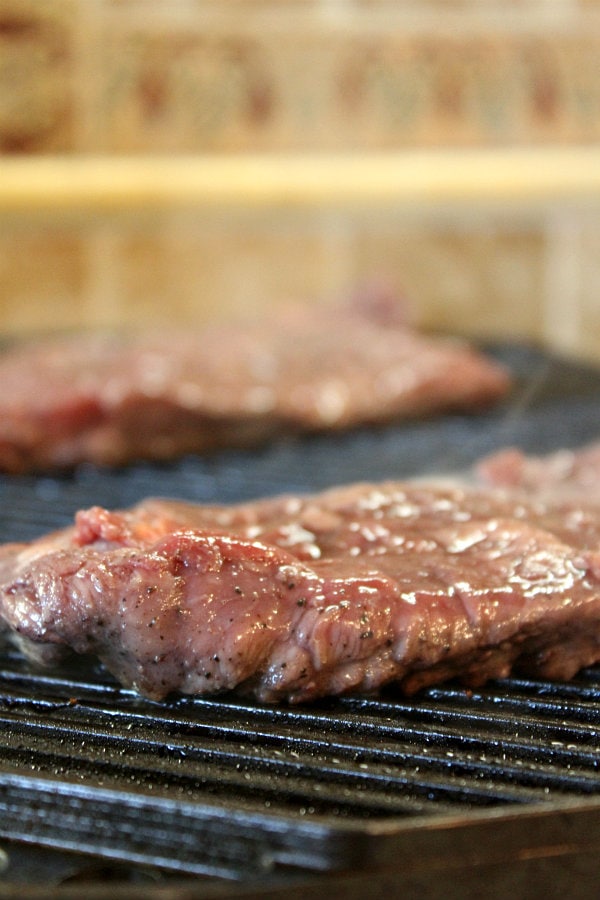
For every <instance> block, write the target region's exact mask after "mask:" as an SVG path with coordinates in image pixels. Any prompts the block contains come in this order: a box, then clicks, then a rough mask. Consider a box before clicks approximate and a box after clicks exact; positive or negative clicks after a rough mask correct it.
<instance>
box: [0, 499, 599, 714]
mask: <svg viewBox="0 0 600 900" xmlns="http://www.w3.org/2000/svg"><path fill="white" fill-rule="evenodd" d="M599 542H600V515H599V511H598V505H597V503H596V505H594V503H591V504H590V505H589V506H584V505H583V504H581V503H580V504H577V505H573V504H572V503H570V502H565V500H564V498H563V497H562V496H559V497H558V499H556V500H552V499H551V498H550V496H549V495H548V496H547V497H546V498H545V499H544V500H543V501H542V500H540V499H539V498H538V497H536V496H535V495H531V494H528V493H527V492H520V491H515V490H512V489H511V490H506V489H496V488H486V487H476V486H475V487H474V486H465V485H460V484H454V485H452V484H447V483H446V484H433V483H432V484H426V483H417V482H415V483H401V482H397V483H384V484H359V485H352V486H348V487H339V488H334V489H330V490H328V491H326V492H323V493H321V494H318V495H313V496H305V497H299V496H283V497H275V498H270V499H265V500H257V501H254V502H250V503H245V504H239V505H235V506H201V505H193V504H187V503H184V502H171V501H166V500H147V501H144V502H143V503H141V504H139V505H138V506H136V507H133V508H132V509H129V510H124V511H116V512H115V511H108V510H105V509H102V508H99V507H94V508H91V509H88V510H84V511H80V512H79V513H78V514H77V516H76V519H75V522H74V524H73V525H72V526H71V527H69V528H67V529H65V530H63V531H60V532H56V533H55V534H51V535H48V536H45V537H43V538H40V539H38V540H36V541H33V542H31V543H30V544H9V545H5V546H4V547H3V548H2V550H1V552H0V614H1V616H2V618H3V620H4V622H5V623H6V626H8V627H9V628H10V629H12V630H13V632H14V634H15V635H17V636H19V639H20V640H21V641H22V643H23V645H24V646H25V647H26V648H27V649H28V651H29V652H32V650H33V651H34V652H35V647H39V654H38V656H39V658H40V659H42V660H45V661H48V660H49V659H52V658H53V657H54V648H61V647H66V648H70V649H71V650H74V651H75V652H77V653H86V654H87V653H92V654H95V655H96V656H97V657H99V658H100V659H101V660H102V662H103V663H104V664H105V666H106V667H107V668H108V669H109V670H110V671H111V672H112V673H113V674H114V675H115V676H116V677H117V679H119V680H120V681H121V683H122V684H123V685H125V686H127V687H131V688H133V689H135V690H136V691H138V692H140V693H142V694H144V695H146V696H148V697H150V698H153V699H162V698H164V697H166V696H167V695H168V694H170V693H171V692H174V691H181V692H184V693H188V694H206V693H213V692H217V691H229V690H237V691H240V692H243V693H245V694H251V695H254V696H255V697H257V698H258V699H259V700H261V701H268V702H272V701H279V700H284V701H289V702H292V703H296V702H301V701H308V700H312V699H314V698H317V697H320V696H324V695H329V694H340V693H344V692H347V691H363V692H371V691H374V690H376V689H378V688H380V687H381V686H382V685H385V684H387V683H389V682H394V683H396V684H397V685H398V687H399V689H400V690H402V691H403V692H405V693H407V694H411V693H414V692H415V691H417V690H418V689H420V688H422V687H424V686H427V685H431V684H435V683H438V682H442V681H444V680H446V679H449V678H459V679H460V680H461V681H462V682H463V683H464V684H465V685H470V686H477V685H481V684H483V683H484V682H485V681H486V680H488V679H491V678H498V677H504V676H508V675H509V674H510V673H511V672H514V671H519V672H523V673H527V674H529V675H533V676H541V677H544V678H556V679H568V678H571V677H573V676H574V675H575V674H576V672H577V671H578V670H579V669H581V668H582V667H584V666H587V665H591V664H593V663H595V662H597V661H598V660H600V552H599V547H600V543H599Z"/></svg>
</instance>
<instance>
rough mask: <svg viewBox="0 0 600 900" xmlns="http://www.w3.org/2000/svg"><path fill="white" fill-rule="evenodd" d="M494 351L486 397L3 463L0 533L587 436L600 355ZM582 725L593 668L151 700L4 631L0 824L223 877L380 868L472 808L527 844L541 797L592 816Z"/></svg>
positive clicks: (599, 673) (439, 469)
mask: <svg viewBox="0 0 600 900" xmlns="http://www.w3.org/2000/svg"><path fill="white" fill-rule="evenodd" d="M494 353H495V354H496V356H497V357H498V358H500V359H504V360H505V361H506V362H507V363H508V364H509V365H510V366H511V368H512V369H513V371H514V372H516V374H517V376H518V382H517V385H516V387H515V390H514V392H513V395H512V397H511V399H510V401H509V402H508V403H507V404H505V405H504V407H502V408H501V409H497V410H495V411H494V412H492V413H488V414H486V415H483V416H478V417H463V416H447V417H444V418H442V419H437V420H432V421H429V422H421V423H410V424H409V425H405V426H402V427H394V428H387V429H381V430H378V431H356V432H353V433H351V434H348V435H343V436H335V437H315V438H308V439H305V440H302V441H295V442H290V443H282V444H279V445H277V446H273V447H270V448H267V449H263V450H260V451H257V452H253V453H226V454H221V455H219V456H218V457H216V456H215V457H213V458H211V459H207V460H198V459H192V458H190V459H186V460H183V461H181V462H179V463H177V464H173V465H169V466H160V467H156V466H150V465H145V464H140V465H136V466H133V467H132V468H130V469H127V470H121V471H100V470H97V469H94V468H91V467H81V468H80V469H79V470H78V471H77V472H75V473H73V474H72V475H70V476H64V477H61V478H46V477H43V478H20V479H14V478H13V479H11V478H4V479H2V480H1V481H0V498H1V502H2V517H1V521H0V540H2V541H5V540H19V539H29V538H32V537H35V536H36V535H38V534H40V533H42V532H44V531H46V530H48V529H50V528H54V527H60V526H61V525H63V524H65V523H66V522H68V521H70V519H71V518H72V515H73V512H74V510H75V509H77V508H80V507H83V506H87V505H91V504H94V503H100V504H104V505H107V506H112V507H122V506H127V505H130V504H131V503H134V502H136V501H137V500H139V499H141V498H142V497H144V496H148V495H161V496H170V497H183V498H186V499H192V500H198V501H199V502H227V501H236V500H242V499H247V498H250V497H254V496H259V495H267V494H275V493H280V492H285V491H313V490H319V489H321V488H324V487H327V486H330V485H331V484H335V483H341V482H344V481H354V480H364V479H373V480H377V479H383V478H402V477H410V476H411V475H421V474H424V473H427V472H430V473H440V474H445V473H447V472H451V471H460V470H461V469H464V468H466V467H468V466H469V465H470V464H471V462H472V461H473V460H475V459H476V458H477V457H479V456H481V455H482V454H484V453H486V452H489V451H491V450H493V449H495V448H497V447H500V446H504V445H506V444H509V443H517V444H519V445H520V446H521V447H524V449H526V450H528V451H530V452H547V451H550V450H552V449H555V448H559V447H562V446H569V445H572V446H577V445H580V444H582V443H585V442H586V441H590V440H594V439H596V438H597V436H598V433H597V430H596V428H595V423H596V422H597V421H598V412H599V411H600V373H598V372H596V371H595V370H591V369H588V368H586V367H582V366H578V365H573V364H570V363H568V362H565V361H564V360H559V359H553V358H551V357H548V356H546V355H545V354H542V353H540V352H538V351H537V350H534V349H531V348H526V347H520V346H519V347H514V346H503V347H496V348H494ZM599 729H600V670H598V669H592V670H587V671H584V672H582V673H581V674H580V675H579V677H578V678H576V679H575V680H574V681H573V682H570V683H569V684H551V683H546V682H541V681H532V680H525V679H517V678H513V679H508V680H505V681H501V682H495V683H493V684H491V685H488V686H487V687H486V688H485V689H482V690H478V691H466V690H464V689H463V688H460V687H459V686H457V685H455V684H449V685H445V686H443V687H440V688H435V689H430V690H428V691H425V692H422V693H421V694H419V695H418V696H417V697H413V698H411V699H410V700H407V699H406V698H403V697H402V696H401V695H399V694H398V693H396V692H395V691H394V689H393V687H391V688H389V689H387V690H386V691H384V692H382V693H381V694H379V695H378V696H376V697H358V696H349V697H345V698H342V699H335V700H324V701H321V702H319V703H317V704H314V705H311V706H301V707H287V706H267V705H261V704H258V703H255V702H250V701H246V700H243V699H240V698H238V697H232V696H222V697H218V698H211V699H192V698H178V697H175V698H172V699H171V700H170V701H169V702H167V703H162V704H156V703H152V702H150V701H146V700H143V699H142V698H139V697H137V696H136V695H134V694H133V693H132V692H130V691H126V690H123V689H121V688H120V687H119V686H118V685H117V684H116V683H115V682H114V681H113V680H112V679H111V678H110V676H108V675H107V673H106V672H105V671H104V670H103V669H102V667H101V666H100V665H98V664H95V663H94V662H93V661H90V660H86V659H80V660H76V661H73V662H72V663H71V662H70V663H68V664H65V665H64V666H63V667H61V668H59V669H55V670H52V671H51V672H40V671H36V670H34V669H32V668H31V667H30V666H29V665H28V664H27V663H26V662H24V661H23V659H22V658H21V657H20V655H19V654H18V653H17V652H16V651H15V650H13V649H12V648H11V646H10V645H9V644H8V642H6V641H5V642H3V643H0V835H2V836H3V837H4V838H7V839H11V840H17V841H22V842H26V843H28V844H32V845H35V846H39V847H46V848H52V849H54V850H55V851H57V852H58V851H71V850H76V851H78V852H79V853H84V854H90V855H94V856H96V857H99V858H110V859H116V860H122V861H124V862H126V863H128V864H150V865H152V866H158V867H160V868H162V869H164V871H166V872H167V871H172V872H177V873H180V874H181V873H185V874H189V875H199V874H202V875H211V876H225V877H227V878H238V879H248V878H249V879H261V878H263V879H264V878H268V877H271V876H272V874H273V873H274V872H278V873H279V872H286V873H292V872H306V871H321V872H322V871H325V872H332V871H339V870H352V869H356V868H357V867H365V866H366V867H369V866H374V867H377V866H378V865H382V864H384V863H385V862H386V860H387V861H388V862H389V860H390V859H392V858H393V857H395V856H397V855H398V854H402V852H403V848H404V849H405V850H406V848H408V847H413V846H414V842H415V840H417V841H419V842H420V843H419V846H420V851H419V852H420V853H421V856H422V858H423V859H425V858H426V856H427V853H428V852H429V853H431V854H434V853H437V852H438V850H437V849H436V847H437V845H436V835H437V836H438V838H439V835H441V834H444V835H445V836H446V838H445V840H446V841H447V840H448V835H449V834H452V835H454V836H455V839H456V835H460V833H461V832H465V829H466V831H468V830H469V828H471V827H474V825H476V826H477V828H478V829H480V830H481V829H482V828H483V829H484V828H485V827H493V828H494V829H495V833H498V828H499V827H501V824H502V823H506V822H511V823H515V822H516V823H520V824H519V825H518V828H517V831H518V834H519V835H520V838H519V839H520V840H521V841H523V840H524V841H525V842H526V843H529V844H535V842H536V840H540V841H541V840H543V834H544V825H543V823H545V822H547V821H551V820H552V816H553V815H554V814H556V811H557V810H560V811H561V812H562V814H563V818H564V817H565V816H566V817H567V818H568V819H569V820H570V821H571V823H572V827H577V823H578V822H581V827H582V828H583V823H584V822H585V828H586V829H588V828H589V822H590V817H591V821H593V822H594V823H595V824H596V827H597V825H598V824H599V823H600V772H599V764H600V749H599V743H600V740H599ZM549 817H550V818H549ZM532 821H534V822H535V823H536V824H535V827H532ZM457 823H458V824H459V825H460V827H459V828H457ZM511 827H513V826H511ZM465 833H466V832H465ZM511 833H512V832H511Z"/></svg>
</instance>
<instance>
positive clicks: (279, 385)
mask: <svg viewBox="0 0 600 900" xmlns="http://www.w3.org/2000/svg"><path fill="white" fill-rule="evenodd" d="M0 385H1V387H2V391H1V399H0V470H2V471H6V472H12V473H19V472H26V471H43V470H52V469H61V468H70V467H72V466H74V465H76V464H78V463H80V462H84V461H88V462H92V463H96V464H99V465H120V464H125V463H128V462H131V461H132V460H136V459H142V458H144V459H152V460H167V459H171V458H175V457H178V456H181V455H183V454H187V453H207V452H211V451H214V450H217V449H220V448H223V447H231V446H232V447H243V446H251V445H256V444H258V443H259V442H262V441H266V440H268V439H273V438H275V437H278V436H281V435H285V434H294V433H299V432H311V431H322V430H328V429H346V428H351V427H355V426H359V425H372V424H375V423H384V422H390V421H393V420H400V419H403V418H408V417H414V416H425V415H432V414H434V413H438V412H441V411H446V410H473V411H474V410H478V409H481V408H482V407H485V406H487V405H489V404H492V403H494V402H496V401H498V400H499V399H500V398H501V397H502V396H504V395H505V394H506V392H507V391H508V389H509V378H508V375H507V373H506V371H505V370H504V369H503V368H502V367H501V366H500V365H499V364H497V363H495V362H494V361H492V360H491V359H488V358H486V357H485V356H483V355H482V354H481V353H479V352H477V351H476V350H474V349H472V348H470V347H469V346H467V345H466V344H465V343H464V342H461V341H458V340H454V339H450V338H441V337H425V336H424V335H421V334H418V333H417V332H416V331H415V330H414V329H411V328H410V327H409V326H408V325H406V323H405V322H404V321H403V320H402V316H401V314H400V312H399V309H398V306H397V304H395V303H394V302H393V301H391V300H390V299H389V298H387V297H386V296H385V295H383V294H375V293H373V294H365V295H364V297H362V298H359V299H357V300H355V301H352V302H348V303H347V304H345V305H340V306H337V307H333V306H328V307H326V308H325V307H323V306H317V305H312V306H291V305H289V306H281V308H278V310H277V311H275V312H272V313H270V315H269V316H268V318H267V317H263V318H262V319H254V320H251V321H237V322H228V323H221V324H215V323H213V324H211V325H207V326H205V327H203V328H198V329H196V330H193V329H192V330H190V329H187V330H182V329H178V330H171V331H169V330H168V329H167V330H165V331H164V332H161V333H155V332H150V331H143V332H137V333H135V334H129V335H125V334H121V335H119V336H116V335H107V334H103V335H100V334H87V335H83V334H77V335H68V336H62V337H59V336H56V337H53V338H47V339H45V340H40V341H35V342H34V341H31V342H27V343H22V344H19V345H15V346H13V347H12V349H10V350H8V351H6V352H5V353H4V354H2V356H0Z"/></svg>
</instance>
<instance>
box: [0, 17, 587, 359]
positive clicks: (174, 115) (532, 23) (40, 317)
mask: <svg viewBox="0 0 600 900" xmlns="http://www.w3.org/2000/svg"><path fill="white" fill-rule="evenodd" d="M581 147H586V148H587V149H588V150H589V149H590V148H592V150H593V149H594V148H597V149H598V166H599V171H600V0H413V2H410V0H394V2H392V0H221V2H208V0H0V150H1V154H2V155H1V156H0V332H2V333H4V334H7V333H8V334H14V333H22V332H25V331H28V330H31V329H35V330H39V329H42V330H44V329H48V328H55V327H57V328H62V327H73V326H75V327H79V326H96V325H114V324H120V323H124V324H132V323H138V322H146V321H160V320H166V319H167V318H168V319H169V320H171V319H173V318H178V319H181V320H182V321H190V322H196V321H201V320H203V319H205V318H207V317H210V316H215V315H222V314H225V313H230V312H234V313H235V312H236V311H238V310H241V309H247V308H249V307H251V308H256V309H258V308H264V307H267V308H268V307H269V305H271V304H274V303H277V302H280V301H281V300H284V299H287V298H300V299H303V300H306V301H307V302H320V301H326V300H327V299H329V298H334V297H336V298H337V297H339V296H341V295H343V294H344V293H345V292H347V291H349V290H351V289H353V288H354V286H355V285H356V284H357V283H363V282H365V281H367V280H369V279H370V278H373V277H375V278H383V279H386V280H387V281H388V282H389V283H390V284H392V285H393V286H394V287H395V289H397V290H398V291H399V292H401V293H403V294H405V295H406V296H407V297H408V298H409V302H410V306H411V310H412V316H413V319H414V320H415V322H416V323H417V324H419V325H421V326H423V327H425V328H431V329H436V330H441V331H449V332H457V333H462V334H467V335H473V336H475V337H477V338H485V339H487V338H490V337H492V338H494V337H501V338H510V339H512V338H518V339H523V340H527V341H532V342H535V343H537V344H540V345H542V346H545V347H548V348H551V349H553V350H557V351H560V352H561V353H565V354H569V355H572V356H577V357H579V358H583V359H588V360H600V191H599V189H598V183H597V182H595V183H590V189H589V191H585V190H583V191H582V190H581V186H580V187H579V190H578V191H577V192H574V194H573V196H569V194H568V192H567V193H566V194H565V193H563V195H562V196H561V197H559V198H556V197H553V196H551V195H549V196H547V197H545V196H542V197H541V198H539V197H538V198H533V199H532V197H531V195H530V194H529V193H528V192H527V191H523V193H522V195H519V194H518V193H517V195H515V196H512V197H511V198H510V202H504V201H503V198H502V197H501V196H500V197H498V196H496V197H492V198H491V199H490V198H489V196H488V197H487V199H486V196H487V194H486V192H485V191H484V192H483V196H482V198H481V199H480V200H479V202H476V203H472V202H471V203H466V204H465V203H462V202H460V197H458V199H456V198H455V200H448V198H447V197H446V198H445V199H444V197H443V196H441V197H440V199H439V202H438V201H436V197H435V196H433V197H430V198H428V200H427V202H420V201H419V199H418V198H416V199H415V197H414V196H413V197H408V196H407V198H406V199H405V200H404V201H403V199H402V197H398V196H395V197H394V198H391V199H390V202H389V203H386V202H382V200H381V197H380V198H379V199H378V201H377V202H376V203H373V204H370V203H369V198H368V196H366V197H365V198H363V200H362V202H361V203H359V204H347V203H344V202H339V200H338V201H337V202H331V201H328V202H315V203H312V204H306V205H303V206H302V205H301V206H300V207H298V205H296V206H292V205H290V207H289V208H286V205H285V203H278V204H276V205H274V206H273V208H270V207H269V205H268V203H267V204H262V205H261V206H260V207H257V206H256V205H254V206H253V205H252V204H248V203H247V202H246V200H245V197H244V194H243V191H241V192H240V197H239V202H237V203H235V202H234V203H232V202H228V203H227V204H224V205H223V206H222V207H221V206H219V204H218V203H213V204H212V205H205V204H203V203H202V202H190V203H182V202H181V200H179V201H178V202H172V203H168V202H167V203H163V204H162V205H161V204H160V203H159V204H155V205H154V206H152V208H146V207H144V206H143V204H142V205H140V204H139V203H138V204H137V205H136V203H135V202H134V203H132V206H131V208H130V209H127V208H126V204H125V206H123V204H121V206H120V208H119V209H114V208H105V207H103V206H102V204H100V203H97V202H94V201H89V202H86V203H83V204H79V206H77V208H76V209H73V208H69V209H67V208H63V207H61V204H60V203H57V204H55V205H54V206H53V207H52V209H48V208H43V204H40V208H38V207H37V205H36V202H35V197H34V200H33V201H32V200H31V198H30V200H29V201H28V203H27V204H24V205H23V207H22V208H21V207H20V206H19V202H18V200H17V201H15V199H14V197H13V199H12V201H11V203H7V202H3V191H4V194H6V191H7V190H9V188H10V184H9V181H10V178H11V171H12V170H11V169H10V165H9V164H10V163H11V162H14V161H15V160H18V161H25V162H26V163H27V165H32V166H35V164H36V162H37V161H43V160H44V159H46V158H47V157H55V156H61V157H64V156H66V157H67V158H68V160H73V161H75V160H78V159H81V158H87V157H90V156H93V157H94V158H95V157H100V159H101V161H102V160H103V161H105V162H106V165H107V166H108V169H107V170H106V171H107V172H108V173H109V175H110V171H111V170H110V166H111V164H112V162H113V161H114V160H115V158H118V157H123V156H124V157H127V158H131V157H136V158H137V157H139V158H140V159H142V158H143V159H146V158H148V157H151V158H153V157H156V156H159V157H161V158H165V157H166V159H167V162H169V161H170V163H172V165H173V167H175V168H176V167H177V159H178V158H179V157H180V156H181V155H184V156H185V157H186V158H187V157H190V156H191V157H196V156H202V157H204V156H206V155H209V156H210V157H211V158H213V157H216V158H217V159H218V158H219V157H221V156H222V157H227V158H228V159H229V158H238V157H239V159H240V162H241V163H243V159H244V158H245V157H246V156H247V155H248V154H252V155H255V154H261V155H263V154H266V155H269V156H272V157H273V158H277V159H278V160H281V159H283V160H285V158H286V156H287V155H289V154H295V155H297V154H301V155H304V154H306V155H307V158H311V157H312V156H313V155H315V154H316V155H319V154H326V155H327V157H328V158H330V159H332V160H335V154H337V153H344V154H348V153H353V154H356V155H357V156H359V157H360V158H361V159H362V160H363V162H364V165H365V170H364V171H365V172H368V165H369V160H371V159H373V160H374V162H373V165H376V160H377V158H378V157H377V154H381V153H385V154H397V156H398V165H400V166H401V165H406V166H408V167H410V165H411V160H412V159H413V155H412V154H414V153H424V154H425V155H427V154H434V156H433V160H434V162H433V165H435V153H438V152H440V153H444V152H446V151H447V152H451V153H453V154H457V155H460V154H461V153H462V152H466V151H469V152H473V151H477V152H481V153H482V154H485V153H487V152H488V151H497V152H498V153H499V154H500V156H501V155H502V153H504V152H506V153H507V154H510V153H511V152H512V151H514V149H515V148H517V149H519V150H525V151H528V152H530V153H531V154H533V156H532V157H531V158H532V159H534V160H535V153H536V152H538V151H540V152H541V151H544V150H545V149H547V148H552V149H553V150H558V151H559V158H558V162H557V161H556V160H557V157H556V156H555V157H554V159H555V163H554V165H556V166H558V168H557V173H558V175H560V169H561V167H564V169H565V171H566V170H567V169H568V167H570V166H573V165H576V164H577V163H576V161H577V156H576V155H575V156H574V155H573V150H574V149H577V148H581ZM373 155H375V156H373ZM427 158H428V159H429V157H427ZM574 160H575V162H574ZM430 164H431V160H430ZM27 171H31V172H34V169H28V170H27ZM162 171H163V175H164V172H165V171H166V172H167V173H168V171H169V170H168V169H167V170H164V169H163V170H162ZM290 178H293V174H290ZM489 178H490V179H491V180H493V179H494V169H493V166H490V168H489ZM167 180H168V174H167ZM42 187H43V186H42ZM42 192H43V191H42ZM442 193H443V192H442ZM492 193H493V192H492ZM367 195H368V191H367Z"/></svg>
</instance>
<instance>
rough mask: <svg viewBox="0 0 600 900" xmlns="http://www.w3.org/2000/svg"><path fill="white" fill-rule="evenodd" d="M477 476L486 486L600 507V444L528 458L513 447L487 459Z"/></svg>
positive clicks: (483, 461) (480, 466) (479, 468)
mask: <svg viewBox="0 0 600 900" xmlns="http://www.w3.org/2000/svg"><path fill="white" fill-rule="evenodd" d="M477 473H478V475H479V478H480V479H481V480H482V481H483V482H484V483H487V484H490V485H495V486H499V487H507V488H518V489H519V490H521V491H526V492H527V493H529V494H535V495H536V496H537V497H543V496H545V495H549V496H550V497H551V498H552V499H554V500H555V501H556V500H557V499H558V498H559V497H562V498H563V499H564V500H570V501H571V502H576V501H578V500H579V501H582V502H583V503H585V504H590V503H594V502H596V503H600V442H597V443H593V444H590V445H589V446H587V447H583V448H581V449H579V450H576V451H575V450H558V451H555V452H554V453H549V454H546V455H545V456H528V455H526V454H525V453H523V451H522V450H519V449H518V448H516V447H509V448H507V449H505V450H501V451H500V452H498V453H494V454H492V455H491V456H489V457H487V458H485V459H483V460H482V461H481V462H480V463H479V465H478V466H477Z"/></svg>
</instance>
